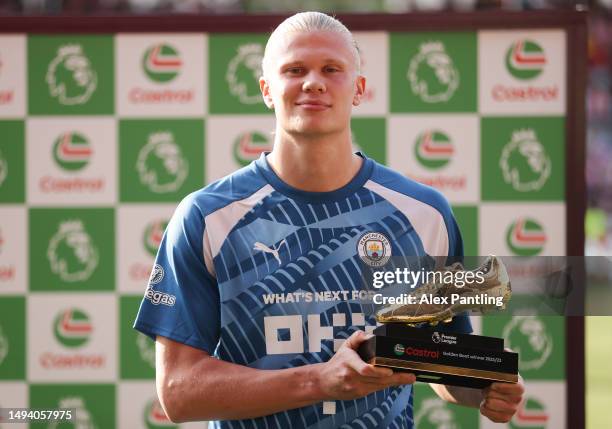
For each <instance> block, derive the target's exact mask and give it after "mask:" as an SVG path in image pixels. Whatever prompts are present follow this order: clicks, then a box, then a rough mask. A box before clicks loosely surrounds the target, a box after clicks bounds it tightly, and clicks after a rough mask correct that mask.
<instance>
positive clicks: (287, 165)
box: [267, 130, 363, 192]
mask: <svg viewBox="0 0 612 429" xmlns="http://www.w3.org/2000/svg"><path fill="white" fill-rule="evenodd" d="M267 159H268V163H269V164H270V166H271V167H272V169H273V170H274V172H275V173H276V174H277V175H278V176H279V177H280V178H281V179H282V180H283V181H284V182H285V183H287V184H288V185H290V186H293V187H294V188H297V189H300V190H303V191H308V192H330V191H334V190H336V189H339V188H341V187H343V186H344V185H346V184H347V183H349V182H350V181H351V180H352V179H353V177H355V175H356V174H357V172H358V171H359V169H360V167H361V164H362V162H363V159H362V158H361V157H359V156H357V155H355V154H353V151H352V144H351V135H350V132H347V133H344V134H343V135H326V136H317V137H303V136H294V135H287V134H282V132H281V133H279V131H278V130H277V134H276V138H275V141H274V149H273V150H272V152H271V153H270V154H269V155H268V158H267Z"/></svg>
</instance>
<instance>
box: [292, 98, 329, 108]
mask: <svg viewBox="0 0 612 429" xmlns="http://www.w3.org/2000/svg"><path fill="white" fill-rule="evenodd" d="M295 104H297V105H298V106H300V107H302V108H303V109H307V110H325V109H328V108H330V107H331V104H327V103H325V102H323V101H321V100H302V101H298V102H297V103H295Z"/></svg>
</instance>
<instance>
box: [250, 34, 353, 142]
mask: <svg viewBox="0 0 612 429" xmlns="http://www.w3.org/2000/svg"><path fill="white" fill-rule="evenodd" d="M271 48H272V49H271V50H270V51H269V53H268V55H269V57H268V60H269V61H268V63H267V64H268V67H267V69H266V70H265V73H266V76H265V78H261V79H260V81H259V84H260V87H261V91H262V94H263V97H264V100H265V102H266V105H267V106H268V107H273V108H274V111H275V114H276V120H277V125H278V126H279V127H280V128H281V129H282V130H284V131H285V132H287V133H288V134H294V135H295V134H301V135H305V136H309V137H316V136H321V135H326V134H334V133H339V132H342V131H345V130H346V129H348V128H349V127H350V116H351V109H352V106H356V105H358V104H359V101H360V99H361V96H362V95H363V92H364V90H365V78H364V77H363V76H359V75H358V74H357V67H356V64H355V56H354V54H353V51H352V48H351V46H350V45H349V42H348V41H347V40H346V39H345V38H344V37H342V36H340V35H339V34H337V33H333V32H328V31H316V32H289V33H285V34H284V35H283V36H282V37H280V38H279V40H278V41H277V42H276V43H275V45H273V46H272V47H271Z"/></svg>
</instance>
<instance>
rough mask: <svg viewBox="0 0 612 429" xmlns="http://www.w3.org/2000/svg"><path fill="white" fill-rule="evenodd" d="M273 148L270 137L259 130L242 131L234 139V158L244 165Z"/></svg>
mask: <svg viewBox="0 0 612 429" xmlns="http://www.w3.org/2000/svg"><path fill="white" fill-rule="evenodd" d="M271 150H272V143H271V142H270V139H269V138H267V137H266V136H265V135H264V134H263V133H260V132H257V131H251V132H246V133H242V134H240V135H239V136H238V137H236V139H235V140H234V150H233V152H234V160H235V161H236V162H237V163H238V164H239V165H241V166H243V167H244V166H246V165H249V164H250V163H251V161H254V160H256V159H257V158H259V156H260V155H261V154H262V153H263V152H269V151H271Z"/></svg>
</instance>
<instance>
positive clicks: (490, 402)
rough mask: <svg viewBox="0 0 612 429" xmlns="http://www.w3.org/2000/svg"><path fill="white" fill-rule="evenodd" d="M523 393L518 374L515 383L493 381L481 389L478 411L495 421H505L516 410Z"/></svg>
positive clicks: (521, 381)
mask: <svg viewBox="0 0 612 429" xmlns="http://www.w3.org/2000/svg"><path fill="white" fill-rule="evenodd" d="M523 393H525V387H524V384H523V378H522V377H521V376H520V375H519V381H518V383H516V384H510V383H493V384H491V385H490V386H489V387H487V388H486V389H483V391H482V402H481V403H480V413H481V414H482V415H483V416H485V417H488V418H489V419H490V420H492V421H493V422H495V423H507V422H509V421H510V419H511V418H512V416H514V414H516V412H517V411H518V409H519V406H520V404H521V401H522V400H523Z"/></svg>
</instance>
